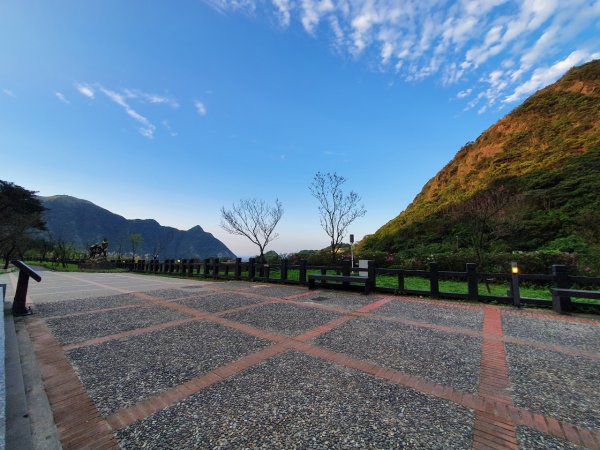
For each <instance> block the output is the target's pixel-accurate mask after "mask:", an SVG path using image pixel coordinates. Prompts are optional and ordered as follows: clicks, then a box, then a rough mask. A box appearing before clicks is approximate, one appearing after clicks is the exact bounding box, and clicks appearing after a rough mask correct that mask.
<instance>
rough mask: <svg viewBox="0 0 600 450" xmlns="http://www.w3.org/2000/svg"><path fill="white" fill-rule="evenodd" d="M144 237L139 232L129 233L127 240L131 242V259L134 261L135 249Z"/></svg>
mask: <svg viewBox="0 0 600 450" xmlns="http://www.w3.org/2000/svg"><path fill="white" fill-rule="evenodd" d="M143 240H144V239H143V238H142V235H141V234H140V233H132V234H130V235H129V242H130V243H131V259H132V260H133V261H135V251H136V250H137V249H138V247H139V246H140V244H141V243H142V241H143Z"/></svg>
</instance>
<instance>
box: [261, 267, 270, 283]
mask: <svg viewBox="0 0 600 450" xmlns="http://www.w3.org/2000/svg"><path fill="white" fill-rule="evenodd" d="M270 276H271V265H270V264H263V278H264V279H265V281H269V277H270Z"/></svg>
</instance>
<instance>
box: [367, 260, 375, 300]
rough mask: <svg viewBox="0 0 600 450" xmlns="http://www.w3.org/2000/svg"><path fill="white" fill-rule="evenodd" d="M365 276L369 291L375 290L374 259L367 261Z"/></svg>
mask: <svg viewBox="0 0 600 450" xmlns="http://www.w3.org/2000/svg"><path fill="white" fill-rule="evenodd" d="M367 277H368V278H369V291H370V292H373V291H374V290H375V286H376V285H377V283H376V275H375V261H372V260H368V261H367Z"/></svg>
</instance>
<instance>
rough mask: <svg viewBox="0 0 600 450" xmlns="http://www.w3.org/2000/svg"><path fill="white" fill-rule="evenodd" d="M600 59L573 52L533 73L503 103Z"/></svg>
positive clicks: (584, 53)
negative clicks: (574, 67)
mask: <svg viewBox="0 0 600 450" xmlns="http://www.w3.org/2000/svg"><path fill="white" fill-rule="evenodd" d="M597 58H600V53H596V54H593V55H590V54H589V53H586V52H584V51H581V50H577V51H574V52H573V53H571V54H570V55H569V56H567V57H566V58H565V59H563V60H561V61H557V62H556V63H555V64H553V65H552V66H550V67H540V68H538V69H535V70H534V71H533V74H532V75H531V77H530V78H529V79H528V80H527V81H525V82H524V83H522V84H520V85H519V86H517V88H516V89H515V90H514V92H513V93H512V94H511V95H509V96H507V97H506V98H505V99H504V100H503V101H504V102H505V103H512V102H516V101H517V100H520V99H521V98H523V97H524V96H525V95H528V94H531V93H533V92H535V91H536V90H538V89H540V88H542V87H544V86H546V85H548V84H550V83H553V82H554V81H556V80H557V79H558V78H560V76H561V75H562V74H564V73H565V72H566V71H567V70H568V69H569V68H571V67H573V66H575V65H577V64H581V63H582V62H585V61H589V60H591V59H597Z"/></svg>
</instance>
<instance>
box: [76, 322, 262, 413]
mask: <svg viewBox="0 0 600 450" xmlns="http://www.w3.org/2000/svg"><path fill="white" fill-rule="evenodd" d="M269 344H270V343H269V342H268V341H265V340H262V339H258V338H255V337H251V336H248V335H246V334H243V333H240V332H238V331H236V330H231V329H229V328H225V327H223V326H221V325H218V324H214V323H210V322H205V321H197V322H193V323H189V324H185V325H181V326H178V327H174V328H170V329H167V330H161V331H155V332H152V333H148V334H144V335H141V336H135V337H131V338H128V339H124V340H117V341H110V342H106V343H104V344H100V345H95V346H91V347H86V348H80V349H75V350H71V351H69V352H68V353H67V356H68V357H69V359H70V360H71V362H72V363H73V366H74V367H75V369H76V370H77V372H78V373H79V376H80V378H81V380H82V381H83V384H84V385H85V387H86V389H87V391H88V393H89V394H90V396H91V397H92V399H93V400H94V401H95V402H96V404H97V405H98V408H99V409H100V411H101V412H102V413H104V414H108V413H111V412H114V411H116V410H117V409H120V408H124V407H127V406H131V405H132V404H134V403H136V402H138V401H140V400H142V399H144V398H146V397H148V396H150V395H152V394H155V393H156V392H160V391H163V390H164V389H166V388H168V387H171V386H175V385H177V384H180V383H182V382H185V381H187V380H189V379H191V378H193V377H196V376H198V375H200V374H203V373H206V372H208V371H210V370H212V369H214V368H216V367H219V366H221V365H223V364H226V363H228V362H231V361H233V360H235V359H238V358H239V357H241V356H243V355H246V354H248V353H251V352H255V351H257V350H260V349H261V348H264V347H266V346H267V345H269Z"/></svg>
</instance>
